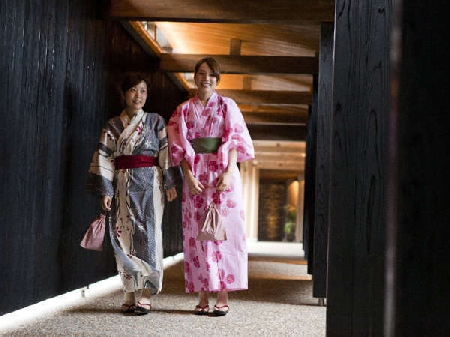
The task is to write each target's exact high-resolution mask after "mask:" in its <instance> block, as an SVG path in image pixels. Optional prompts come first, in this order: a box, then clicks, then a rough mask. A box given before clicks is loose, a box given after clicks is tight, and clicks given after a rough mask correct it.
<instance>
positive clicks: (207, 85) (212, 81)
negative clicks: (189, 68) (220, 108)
mask: <svg viewBox="0 0 450 337" xmlns="http://www.w3.org/2000/svg"><path fill="white" fill-rule="evenodd" d="M194 80H195V84H196V85H197V88H198V93H199V94H200V95H202V96H206V97H210V96H211V95H212V93H213V92H214V90H215V88H216V85H217V78H216V76H215V74H214V73H213V71H212V70H211V68H210V67H209V66H208V63H206V62H203V63H202V64H201V65H200V67H199V68H198V71H197V73H196V74H195V77H194Z"/></svg>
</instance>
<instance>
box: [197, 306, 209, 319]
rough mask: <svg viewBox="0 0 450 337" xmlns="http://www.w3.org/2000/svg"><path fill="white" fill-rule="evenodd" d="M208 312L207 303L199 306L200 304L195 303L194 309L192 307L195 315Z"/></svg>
mask: <svg viewBox="0 0 450 337" xmlns="http://www.w3.org/2000/svg"><path fill="white" fill-rule="evenodd" d="M208 312H209V305H208V304H207V305H205V306H203V307H202V306H200V305H196V306H195V309H194V314H195V315H199V316H201V315H208Z"/></svg>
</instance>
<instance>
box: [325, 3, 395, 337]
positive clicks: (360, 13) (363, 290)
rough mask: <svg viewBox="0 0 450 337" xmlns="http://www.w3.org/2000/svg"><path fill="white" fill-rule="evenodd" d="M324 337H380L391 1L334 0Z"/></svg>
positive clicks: (381, 325) (381, 328)
mask: <svg viewBox="0 0 450 337" xmlns="http://www.w3.org/2000/svg"><path fill="white" fill-rule="evenodd" d="M336 10H337V12H336V23H335V45H334V46H335V50H334V55H335V59H334V75H333V78H334V85H333V106H334V108H333V133H332V156H331V169H332V171H331V172H332V174H331V186H332V188H331V194H330V229H329V230H330V232H329V233H330V234H329V237H330V240H329V272H328V294H327V335H328V336H383V314H384V313H383V305H384V266H385V249H386V245H385V236H386V211H385V210H386V184H387V163H386V162H387V139H388V137H387V134H388V114H389V108H390V106H389V98H390V34H391V17H392V3H391V1H389V0H386V1H360V2H358V3H355V2H352V1H347V0H337V1H336Z"/></svg>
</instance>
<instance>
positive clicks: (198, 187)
mask: <svg viewBox="0 0 450 337" xmlns="http://www.w3.org/2000/svg"><path fill="white" fill-rule="evenodd" d="M186 182H187V185H188V188H189V192H191V194H193V195H197V194H200V193H202V192H203V190H204V189H205V186H203V184H202V183H201V182H200V181H199V180H198V179H197V178H196V177H195V176H194V175H193V174H192V172H190V174H188V175H186Z"/></svg>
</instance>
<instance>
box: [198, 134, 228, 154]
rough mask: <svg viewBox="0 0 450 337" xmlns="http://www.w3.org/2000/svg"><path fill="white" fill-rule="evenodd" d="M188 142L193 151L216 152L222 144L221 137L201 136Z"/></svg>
mask: <svg viewBox="0 0 450 337" xmlns="http://www.w3.org/2000/svg"><path fill="white" fill-rule="evenodd" d="M190 142H191V144H192V147H193V148H194V151H195V153H214V152H217V150H218V149H219V146H220V145H222V138H221V137H203V138H195V139H192V140H191V141H190Z"/></svg>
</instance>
